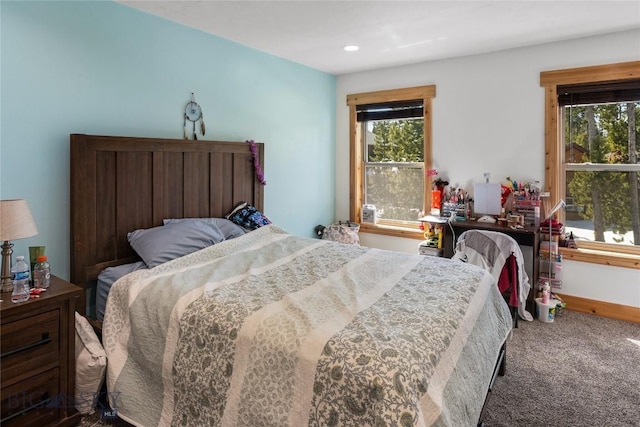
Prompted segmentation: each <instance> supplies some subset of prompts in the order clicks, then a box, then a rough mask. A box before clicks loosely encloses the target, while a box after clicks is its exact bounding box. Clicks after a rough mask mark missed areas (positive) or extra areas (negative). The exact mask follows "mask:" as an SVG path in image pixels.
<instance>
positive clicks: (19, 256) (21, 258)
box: [16, 255, 24, 261]
mask: <svg viewBox="0 0 640 427" xmlns="http://www.w3.org/2000/svg"><path fill="white" fill-rule="evenodd" d="M20 260H24V255H18V256H17V257H16V261H20Z"/></svg>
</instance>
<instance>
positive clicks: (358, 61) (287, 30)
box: [116, 0, 640, 75]
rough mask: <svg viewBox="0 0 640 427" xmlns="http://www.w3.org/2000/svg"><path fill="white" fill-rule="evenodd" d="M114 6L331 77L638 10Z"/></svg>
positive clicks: (570, 31)
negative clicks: (352, 49) (353, 47)
mask: <svg viewBox="0 0 640 427" xmlns="http://www.w3.org/2000/svg"><path fill="white" fill-rule="evenodd" d="M116 1H118V3H121V4H124V5H127V6H130V7H133V8H136V9H139V10H142V11H146V12H148V13H151V14H153V15H157V16H161V17H164V18H166V19H168V20H171V21H174V22H177V23H180V24H183V25H187V26H189V27H192V28H196V29H199V30H202V31H205V32H207V33H211V34H214V35H216V36H219V37H222V38H225V39H228V40H233V41H235V42H237V43H240V44H243V45H246V46H249V47H251V48H254V49H258V50H261V51H264V52H267V53H270V54H272V55H275V56H279V57H281V58H285V59H288V60H290V61H293V62H297V63H300V64H303V65H306V66H309V67H311V68H315V69H317V70H321V71H324V72H327V73H331V74H336V75H340V74H346V73H351V72H358V71H365V70H371V69H378V68H385V67H391V66H397V65H404V64H412V63H417V62H423V61H429V60H435V59H444V58H452V57H456V56H465V55H473V54H478V53H486V52H492V51H497V50H503V49H510V48H515V47H521V46H527V45H533V44H539V43H546V42H553V41H559V40H567V39H573V38H579V37H586V36H591V35H597V34H604V33H611V32H617V31H623V30H629V29H638V28H640V1H638V0H625V1H594V0H589V1H582V0H571V1H543V0H538V1H518V0H512V1H484V0H476V1H455V0H449V1H429V0H422V1H417V0H416V1H402V0H393V1H381V0H377V1H375V0H369V1H363V0H360V1H357V0H351V1H327V0H323V1H310V0H306V1H305V0H299V1H270V0H261V1H244V0H235V1H219V0H208V1H193V0H173V1H156V0H116ZM352 44H355V45H358V46H360V50H358V51H356V52H345V51H344V50H343V49H342V47H343V46H345V45H352ZM638 49H639V50H640V40H639V41H638Z"/></svg>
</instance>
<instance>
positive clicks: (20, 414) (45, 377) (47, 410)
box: [0, 368, 73, 427]
mask: <svg viewBox="0 0 640 427" xmlns="http://www.w3.org/2000/svg"><path fill="white" fill-rule="evenodd" d="M59 376H60V371H59V370H58V369H57V368H56V369H51V370H49V371H46V372H44V373H42V374H39V375H36V376H35V377H32V378H29V380H28V381H23V382H20V383H17V384H14V385H12V386H9V387H4V388H3V389H2V412H1V416H0V425H2V426H3V427H12V426H24V425H28V424H32V425H45V424H48V423H50V422H52V421H55V420H56V419H58V416H59V411H60V407H61V406H62V405H68V404H72V403H73V402H71V401H70V399H69V397H67V396H60V395H58V390H59V380H60V378H59Z"/></svg>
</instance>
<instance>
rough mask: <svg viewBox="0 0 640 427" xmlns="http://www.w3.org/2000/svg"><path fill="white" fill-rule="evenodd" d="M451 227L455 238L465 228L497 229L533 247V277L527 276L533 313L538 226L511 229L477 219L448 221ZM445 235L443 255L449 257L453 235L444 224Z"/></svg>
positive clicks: (451, 251)
mask: <svg viewBox="0 0 640 427" xmlns="http://www.w3.org/2000/svg"><path fill="white" fill-rule="evenodd" d="M450 224H451V227H452V228H453V232H454V233H455V238H456V239H457V238H458V236H460V234H462V233H463V232H465V231H467V230H490V231H499V232H500V233H504V234H506V235H508V236H511V237H513V239H514V240H515V241H516V242H518V244H519V245H520V246H531V247H532V248H533V257H532V258H533V261H532V264H533V265H532V266H531V267H532V268H531V271H532V272H533V277H529V283H530V285H531V290H530V291H529V295H528V297H527V310H528V311H529V312H530V313H531V314H532V315H533V314H534V313H535V295H536V292H537V289H538V276H539V273H538V250H539V248H540V234H539V232H538V231H539V227H535V226H533V225H527V226H525V227H524V228H516V229H513V228H511V227H509V226H507V225H502V224H499V223H495V224H492V223H488V222H478V221H453V222H451V223H450ZM444 229H445V235H444V256H445V257H447V258H451V257H452V256H453V252H454V251H455V245H454V243H453V238H452V237H453V236H451V228H449V227H447V226H446V225H445V227H444Z"/></svg>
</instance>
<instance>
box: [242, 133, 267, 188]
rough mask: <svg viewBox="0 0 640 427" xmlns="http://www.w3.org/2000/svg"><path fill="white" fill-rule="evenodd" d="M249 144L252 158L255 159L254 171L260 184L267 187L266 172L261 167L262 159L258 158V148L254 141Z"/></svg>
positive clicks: (249, 141)
mask: <svg viewBox="0 0 640 427" xmlns="http://www.w3.org/2000/svg"><path fill="white" fill-rule="evenodd" d="M247 142H248V143H249V150H251V157H253V169H254V170H255V171H256V176H257V177H258V181H260V184H262V185H267V181H265V179H264V171H263V170H262V166H260V157H259V156H258V146H257V145H256V142H255V141H254V140H253V139H250V140H248V141H247Z"/></svg>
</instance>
